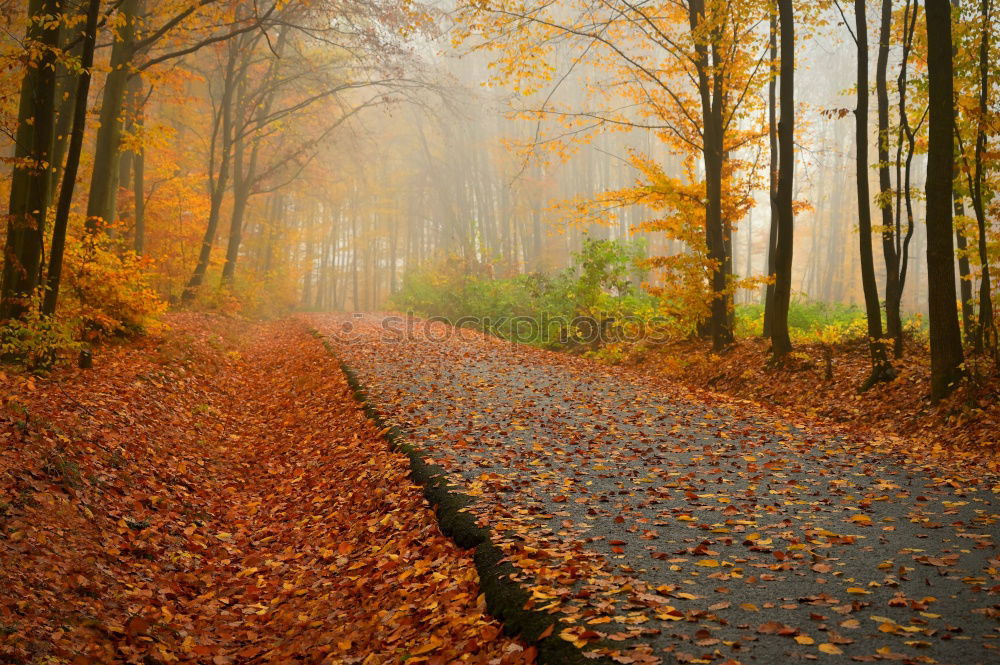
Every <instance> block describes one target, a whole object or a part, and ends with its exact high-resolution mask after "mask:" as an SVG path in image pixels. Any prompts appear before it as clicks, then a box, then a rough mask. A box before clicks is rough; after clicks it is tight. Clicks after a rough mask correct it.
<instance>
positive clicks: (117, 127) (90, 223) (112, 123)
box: [86, 0, 140, 232]
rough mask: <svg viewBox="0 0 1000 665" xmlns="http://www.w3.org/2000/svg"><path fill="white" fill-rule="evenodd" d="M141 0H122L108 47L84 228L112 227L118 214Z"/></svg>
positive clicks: (106, 228)
mask: <svg viewBox="0 0 1000 665" xmlns="http://www.w3.org/2000/svg"><path fill="white" fill-rule="evenodd" d="M139 2H140V0H123V1H122V4H121V6H120V7H119V9H118V11H119V13H120V14H121V16H123V17H124V22H123V23H122V25H121V28H120V32H119V34H118V36H117V38H116V39H115V42H114V45H113V46H112V47H111V71H110V72H109V73H108V77H107V79H106V80H105V82H104V95H103V96H102V98H101V116H100V118H101V120H100V128H99V129H98V130H97V143H96V145H95V148H94V170H93V174H92V175H91V178H90V194H89V195H88V198H87V222H86V224H87V230H88V231H91V232H93V231H96V230H98V229H101V228H103V229H105V230H108V231H110V230H112V228H111V226H110V225H111V224H113V223H114V221H115V217H116V213H117V207H118V206H117V203H118V201H117V198H118V171H119V169H118V167H119V160H120V159H121V141H122V133H123V130H124V119H123V113H122V112H123V110H124V107H125V94H126V92H127V90H128V82H129V79H130V78H131V77H132V75H133V72H132V58H133V56H134V55H135V32H136V30H135V28H136V19H137V15H138V12H139Z"/></svg>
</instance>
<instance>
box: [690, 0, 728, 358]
mask: <svg viewBox="0 0 1000 665" xmlns="http://www.w3.org/2000/svg"><path fill="white" fill-rule="evenodd" d="M688 7H689V20H690V24H691V31H692V32H697V31H698V30H699V29H700V24H701V22H702V21H704V20H705V7H704V2H703V1H702V0H692V1H691V2H690V4H689V5H688ZM695 50H696V58H695V69H696V70H697V72H698V91H699V94H700V97H701V114H702V123H703V137H704V145H703V147H702V153H703V157H704V162H705V241H706V244H707V246H708V258H709V260H710V261H711V262H712V269H711V275H710V277H709V290H710V294H711V303H710V306H711V316H710V319H709V330H710V331H711V335H712V348H713V349H715V350H716V351H721V350H723V349H724V348H725V347H726V346H728V345H730V344H732V343H733V328H732V325H731V324H730V317H729V310H730V302H731V298H730V295H729V293H728V291H729V279H728V274H727V272H726V267H727V266H728V265H729V264H730V261H729V257H728V256H727V254H726V240H725V236H726V234H725V230H724V228H723V224H724V223H725V222H724V220H723V218H722V170H723V166H724V164H725V127H724V124H723V114H722V103H723V90H722V88H723V81H722V77H721V75H720V74H719V73H718V72H716V71H714V67H710V66H709V50H711V54H712V59H713V62H714V63H715V64H720V63H721V58H722V56H721V55H720V53H719V52H718V50H717V45H716V44H715V43H714V42H713V43H711V44H708V45H706V44H700V43H696V45H695Z"/></svg>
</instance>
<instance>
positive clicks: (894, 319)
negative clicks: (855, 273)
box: [875, 0, 903, 358]
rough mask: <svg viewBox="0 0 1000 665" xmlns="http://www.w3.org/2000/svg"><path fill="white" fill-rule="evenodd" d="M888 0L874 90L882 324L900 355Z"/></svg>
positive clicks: (880, 35)
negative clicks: (891, 172) (882, 268)
mask: <svg viewBox="0 0 1000 665" xmlns="http://www.w3.org/2000/svg"><path fill="white" fill-rule="evenodd" d="M891 31H892V0H882V20H881V25H880V28H879V40H878V60H877V62H876V65H875V93H876V98H877V100H878V178H879V196H878V207H879V210H881V212H882V256H883V258H884V259H885V325H886V334H887V335H888V336H889V337H891V338H892V340H893V351H894V353H895V356H896V357H897V358H899V357H900V356H902V355H903V321H902V317H901V316H900V312H899V308H900V302H901V300H902V297H903V294H902V291H901V288H900V284H899V259H900V257H899V254H898V253H897V252H896V233H895V226H894V223H895V220H894V218H893V214H892V179H891V177H890V175H889V86H888V77H887V71H888V68H889V40H890V39H891V38H892V35H891Z"/></svg>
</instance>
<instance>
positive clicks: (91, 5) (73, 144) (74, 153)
mask: <svg viewBox="0 0 1000 665" xmlns="http://www.w3.org/2000/svg"><path fill="white" fill-rule="evenodd" d="M100 10H101V2H100V0H90V1H89V2H88V4H87V19H86V24H85V26H84V32H83V50H82V52H81V56H80V76H79V77H78V79H77V88H76V96H75V106H74V109H73V129H72V132H71V135H70V140H69V152H68V153H67V155H66V167H65V170H64V174H63V178H62V188H61V190H60V192H59V202H58V204H57V206H56V217H55V221H54V223H53V227H52V249H51V251H50V252H49V270H48V275H47V277H46V280H45V285H46V289H45V296H44V300H43V302H42V312H43V313H44V314H46V315H48V316H52V315H53V314H55V313H56V304H57V302H58V300H59V287H60V285H61V282H62V268H63V255H64V254H65V251H66V231H67V229H68V227H69V214H70V208H71V207H72V205H73V192H74V190H75V188H76V175H77V171H78V170H79V168H80V155H81V154H82V152H83V138H84V127H85V125H86V122H87V102H88V99H89V97H88V95H89V93H90V79H91V76H92V71H91V70H92V69H93V66H94V48H95V45H96V42H97V19H98V15H99V13H100Z"/></svg>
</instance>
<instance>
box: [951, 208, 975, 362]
mask: <svg viewBox="0 0 1000 665" xmlns="http://www.w3.org/2000/svg"><path fill="white" fill-rule="evenodd" d="M954 198H955V205H954V209H955V216H956V217H964V216H965V204H964V203H962V197H961V196H959V195H958V194H954ZM955 246H956V248H957V250H958V252H957V254H958V289H959V295H960V297H961V299H962V331H963V332H964V333H965V341H966V343H968V344H970V345H972V344H975V341H976V330H975V328H976V309H975V301H974V300H973V296H972V267H971V266H970V265H969V243H968V240H967V239H966V237H965V233H964V232H963V231H962V228H961V226H960V225H958V224H956V225H955Z"/></svg>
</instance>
